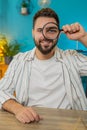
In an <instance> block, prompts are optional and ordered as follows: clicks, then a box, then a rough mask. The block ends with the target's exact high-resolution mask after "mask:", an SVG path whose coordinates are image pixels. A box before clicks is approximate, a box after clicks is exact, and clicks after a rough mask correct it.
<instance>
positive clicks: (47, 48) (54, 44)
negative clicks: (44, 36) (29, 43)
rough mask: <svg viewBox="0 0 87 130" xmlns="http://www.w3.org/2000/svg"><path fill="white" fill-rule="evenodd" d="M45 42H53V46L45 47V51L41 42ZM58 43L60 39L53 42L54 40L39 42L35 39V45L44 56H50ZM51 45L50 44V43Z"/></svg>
mask: <svg viewBox="0 0 87 130" xmlns="http://www.w3.org/2000/svg"><path fill="white" fill-rule="evenodd" d="M43 41H45V42H52V46H50V47H48V46H45V47H44V48H45V49H43V47H42V45H41V42H43ZM57 42H58V39H57V40H55V41H53V40H39V41H38V42H37V41H36V40H35V38H34V43H35V45H36V47H37V48H38V50H39V51H40V52H41V53H42V54H44V55H47V54H49V53H50V52H51V51H52V50H53V49H54V47H55V46H56V45H57ZM49 44H50V43H49Z"/></svg>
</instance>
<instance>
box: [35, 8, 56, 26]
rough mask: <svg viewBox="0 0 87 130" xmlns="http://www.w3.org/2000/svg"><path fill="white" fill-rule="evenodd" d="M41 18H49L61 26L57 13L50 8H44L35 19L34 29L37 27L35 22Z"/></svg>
mask: <svg viewBox="0 0 87 130" xmlns="http://www.w3.org/2000/svg"><path fill="white" fill-rule="evenodd" d="M39 17H49V18H54V19H55V20H56V22H57V24H58V26H59V18H58V15H57V14H56V12H55V11H54V10H52V9H50V8H43V9H41V10H39V11H38V12H37V13H36V14H35V15H34V18H33V28H34V26H35V22H36V20H37V18H39Z"/></svg>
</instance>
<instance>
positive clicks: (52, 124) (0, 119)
mask: <svg viewBox="0 0 87 130" xmlns="http://www.w3.org/2000/svg"><path fill="white" fill-rule="evenodd" d="M34 109H35V110H36V111H37V112H38V113H39V114H40V115H41V116H42V117H43V120H41V121H40V122H38V123H36V122H34V123H30V124H22V123H20V122H19V121H18V120H17V119H16V118H15V116H14V115H13V114H10V113H8V112H5V111H0V130H87V112H85V111H76V110H62V109H60V110H59V109H52V108H34ZM80 118H82V120H80Z"/></svg>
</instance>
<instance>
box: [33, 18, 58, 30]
mask: <svg viewBox="0 0 87 130" xmlns="http://www.w3.org/2000/svg"><path fill="white" fill-rule="evenodd" d="M48 22H54V23H57V22H56V20H55V19H54V18H48V17H39V18H37V20H36V22H35V28H42V27H43V26H44V25H45V24H46V23H48Z"/></svg>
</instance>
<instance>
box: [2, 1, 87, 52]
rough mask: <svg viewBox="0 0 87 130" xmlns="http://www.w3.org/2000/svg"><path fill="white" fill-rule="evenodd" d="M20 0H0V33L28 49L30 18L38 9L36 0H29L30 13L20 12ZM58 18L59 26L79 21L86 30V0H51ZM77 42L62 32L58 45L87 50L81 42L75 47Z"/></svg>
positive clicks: (29, 45) (32, 45) (29, 42)
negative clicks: (24, 14) (23, 13)
mask: <svg viewBox="0 0 87 130" xmlns="http://www.w3.org/2000/svg"><path fill="white" fill-rule="evenodd" d="M21 1H22V0H0V33H1V34H5V35H6V36H7V37H9V38H12V39H16V40H18V42H20V43H21V44H24V46H23V47H22V51H27V50H30V49H31V48H33V47H34V43H33V39H32V19H33V16H34V14H35V13H36V12H37V11H38V10H39V9H40V7H39V6H38V0H31V2H32V3H33V10H32V12H31V14H30V15H27V16H23V15H21V14H20V4H21ZM49 7H51V8H52V9H54V10H55V11H56V12H57V14H58V15H59V18H60V26H61V27H62V26H63V25H64V24H68V23H69V24H70V23H73V22H79V23H80V24H82V25H83V26H84V28H85V30H86V31H87V0H72V1H71V0H66V1H65V0H51V4H50V6H49ZM76 43H77V42H76V41H71V40H69V39H68V38H67V37H66V36H65V35H64V34H62V35H61V36H60V39H59V42H58V46H59V47H60V48H62V49H64V50H65V49H81V50H87V48H85V47H84V46H83V45H82V44H81V43H79V45H78V48H77V44H76Z"/></svg>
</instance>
